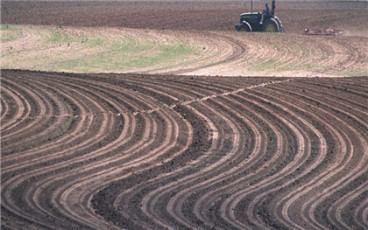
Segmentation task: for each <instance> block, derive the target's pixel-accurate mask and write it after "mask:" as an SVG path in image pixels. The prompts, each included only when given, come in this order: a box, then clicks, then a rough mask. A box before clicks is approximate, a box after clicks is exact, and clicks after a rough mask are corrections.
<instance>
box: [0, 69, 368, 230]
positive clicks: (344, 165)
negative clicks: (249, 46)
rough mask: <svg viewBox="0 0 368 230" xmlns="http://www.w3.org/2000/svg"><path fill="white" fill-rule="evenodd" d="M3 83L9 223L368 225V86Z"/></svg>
mask: <svg viewBox="0 0 368 230" xmlns="http://www.w3.org/2000/svg"><path fill="white" fill-rule="evenodd" d="M1 81H2V83H3V84H2V85H1V114H2V116H1V124H2V125H4V127H5V129H3V126H2V130H1V142H2V157H1V164H2V168H1V173H2V178H1V183H2V186H1V197H2V204H1V211H2V227H4V228H13V229H55V228H65V227H67V228H68V229H121V228H127V229H163V228H169V229H178V228H180V229H212V228H219V229H264V228H267V229H305V228H308V229H334V228H335V229H349V228H356V229H365V228H367V227H368V222H367V216H368V211H367V210H368V203H367V202H366V200H367V196H368V193H367V190H368V187H367V186H368V184H367V183H366V181H367V178H366V177H367V172H368V161H367V156H366V152H367V150H368V123H367V121H366V119H365V117H366V115H367V114H368V108H367V106H366V104H367V103H366V102H367V101H368V96H367V95H368V94H367V90H366V87H365V86H367V85H368V81H367V79H366V78H344V79H341V78H330V79H326V78H308V79H305V78H293V79H291V78H290V79H288V78H286V79H285V78H231V79H230V80H229V78H222V77H195V78H193V77H191V76H188V77H186V76H171V75H161V76H159V75H143V74H141V75H137V74H125V75H121V74H93V75H92V74H90V75H83V74H62V73H46V72H31V71H13V70H3V71H2V76H1ZM56 131H58V134H57V135H55V132H56ZM27 140H37V141H38V142H33V143H27ZM21 145H24V147H23V148H18V149H17V148H14V147H15V146H21ZM347 213H351V215H347Z"/></svg>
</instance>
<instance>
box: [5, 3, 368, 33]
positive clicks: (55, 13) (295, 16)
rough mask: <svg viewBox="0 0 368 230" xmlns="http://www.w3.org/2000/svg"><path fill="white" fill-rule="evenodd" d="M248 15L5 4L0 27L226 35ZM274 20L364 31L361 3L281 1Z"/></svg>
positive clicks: (147, 6)
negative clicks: (109, 28) (133, 30)
mask: <svg viewBox="0 0 368 230" xmlns="http://www.w3.org/2000/svg"><path fill="white" fill-rule="evenodd" d="M263 9H264V2H259V1H255V3H254V11H262V10H263ZM250 10H251V5H250V1H96V2H93V1H80V2H78V1H46V2H38V1H14V2H12V1H5V2H2V5H1V22H2V23H3V24H4V23H11V24H15V23H19V24H35V25H39V24H42V25H59V24H62V25H65V26H114V27H128V28H148V29H174V30H216V31H219V30H221V31H224V30H225V31H228V30H234V24H235V23H238V21H239V14H240V13H243V12H249V11H250ZM276 15H278V16H279V17H280V18H281V19H282V21H283V24H284V27H285V29H286V32H294V33H300V32H301V31H302V29H303V28H305V27H314V28H317V29H320V28H321V27H322V28H325V27H328V26H333V27H338V28H340V29H352V30H356V31H361V30H364V31H366V22H367V21H368V15H367V3H366V2H364V1H363V2H349V1H344V2H342V1H315V2H304V1H281V2H277V5H276Z"/></svg>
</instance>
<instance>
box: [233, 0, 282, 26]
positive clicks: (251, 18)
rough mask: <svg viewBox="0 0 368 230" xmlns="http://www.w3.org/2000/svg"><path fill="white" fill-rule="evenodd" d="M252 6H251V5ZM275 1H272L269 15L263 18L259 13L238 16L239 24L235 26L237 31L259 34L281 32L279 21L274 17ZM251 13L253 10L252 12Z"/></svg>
mask: <svg viewBox="0 0 368 230" xmlns="http://www.w3.org/2000/svg"><path fill="white" fill-rule="evenodd" d="M252 5H253V4H252ZM275 8H276V5H275V0H273V1H272V10H271V12H270V14H268V15H264V16H263V22H262V13H260V12H250V13H242V14H240V23H239V24H236V25H235V29H236V30H237V31H245V32H252V31H261V32H282V31H283V28H282V23H281V20H280V19H279V18H278V17H276V16H275V15H274V13H275ZM252 11H253V10H252Z"/></svg>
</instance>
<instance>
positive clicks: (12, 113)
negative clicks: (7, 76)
mask: <svg viewBox="0 0 368 230" xmlns="http://www.w3.org/2000/svg"><path fill="white" fill-rule="evenodd" d="M9 87H11V86H9ZM9 87H8V86H7V85H6V80H4V76H2V79H1V93H2V92H3V91H4V92H5V93H6V94H7V95H9V99H10V100H11V101H8V104H9V106H8V107H9V115H8V117H5V120H1V124H2V127H1V136H2V137H4V136H6V132H9V133H12V129H14V128H15V127H17V126H19V125H20V124H21V121H22V120H24V119H25V118H27V117H28V116H29V114H30V104H29V102H28V101H27V100H26V99H25V97H24V96H23V95H22V94H21V93H20V92H18V90H17V89H13V88H9Z"/></svg>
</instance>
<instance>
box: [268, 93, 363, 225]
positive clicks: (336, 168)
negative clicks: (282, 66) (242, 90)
mask: <svg viewBox="0 0 368 230" xmlns="http://www.w3.org/2000/svg"><path fill="white" fill-rule="evenodd" d="M292 89H293V90H295V87H294V86H293V88H292ZM276 90H277V91H280V89H279V88H276V89H275V92H276V93H277V91H276ZM299 96H300V95H299ZM316 98H320V97H318V96H317V97H316ZM319 102H320V100H319ZM320 103H322V102H320ZM332 104H335V105H338V102H336V103H329V104H324V105H325V106H326V107H328V106H329V105H332ZM307 105H308V106H309V107H310V106H311V104H310V103H308V104H307ZM304 113H307V112H306V111H304ZM341 113H344V112H343V111H341ZM328 117H329V118H330V120H331V118H336V116H334V115H333V114H330V115H328ZM353 117H354V116H353ZM338 120H339V122H338V123H341V124H344V123H345V122H343V121H342V120H340V119H338ZM356 121H359V119H357V120H356ZM360 122H361V121H360ZM325 123H326V122H325ZM327 123H328V122H327ZM334 123H336V122H334ZM334 123H332V124H334ZM361 124H362V123H360V124H359V125H358V126H356V127H354V128H343V129H342V130H344V131H345V132H348V130H349V129H351V130H357V127H359V126H361ZM363 124H364V122H363ZM347 127H349V126H347ZM365 127H367V124H366V123H365ZM329 128H330V130H335V129H334V128H332V126H329ZM365 129H366V128H365ZM342 130H340V131H339V132H340V133H341V134H342V135H345V134H344V132H343V131H342ZM335 134H336V135H337V136H340V141H339V142H338V143H340V144H343V143H344V142H345V140H347V141H348V143H350V144H349V145H350V146H351V147H350V149H352V146H356V145H358V146H359V145H361V144H363V143H366V142H365V141H364V138H363V137H359V135H358V133H355V134H349V135H348V136H345V138H344V139H345V140H344V139H343V136H341V135H340V134H338V133H337V130H335ZM354 136H358V139H360V141H361V144H358V143H359V142H358V143H356V144H354V145H353V144H352V143H351V141H349V138H352V139H354V138H353V137H354ZM330 145H331V144H330ZM365 145H366V144H363V145H362V146H363V149H364V148H366V147H364V146H365ZM345 148H346V147H345ZM340 151H342V155H343V156H344V157H341V158H340V162H345V164H341V163H339V161H337V162H335V163H334V164H335V168H334V167H333V166H332V165H331V166H330V169H331V170H329V171H330V172H331V173H330V174H337V173H338V172H339V170H340V171H341V172H342V169H347V168H348V170H349V171H351V169H350V167H348V166H347V163H346V161H348V160H349V158H347V159H346V156H345V155H347V157H348V156H349V154H343V153H344V151H343V149H342V150H340ZM351 151H353V150H351ZM331 152H332V151H331ZM357 153H359V151H358V152H357V151H355V154H354V155H357ZM351 154H352V153H350V155H351ZM358 156H359V154H358ZM363 159H364V158H363ZM355 161H358V162H360V160H355ZM355 161H352V162H355ZM363 162H364V163H363V165H364V164H366V162H365V160H363ZM350 164H353V165H356V163H350ZM358 165H359V164H358ZM333 169H334V170H335V171H333ZM359 170H360V171H363V172H366V169H364V168H361V167H360V168H359V167H358V170H357V172H358V171H359ZM353 171H354V170H353ZM357 172H353V173H352V174H348V176H344V177H345V178H349V179H350V178H352V177H353V178H354V177H355V176H353V175H357ZM342 175H345V173H344V174H342ZM319 176H321V174H319ZM335 177H337V178H339V179H341V176H335ZM344 177H342V178H344ZM357 177H359V173H358V176H357ZM324 180H325V181H326V180H327V178H325V179H324ZM325 181H324V182H325ZM333 181H335V180H333ZM338 181H339V180H338ZM340 181H341V180H340ZM342 181H344V180H342ZM314 183H315V182H314ZM326 184H328V183H326ZM317 185H318V183H317ZM328 190H329V191H330V190H333V189H328ZM324 191H326V190H324ZM323 194H325V192H324V193H323ZM328 194H331V193H328ZM345 227H346V226H345Z"/></svg>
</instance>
